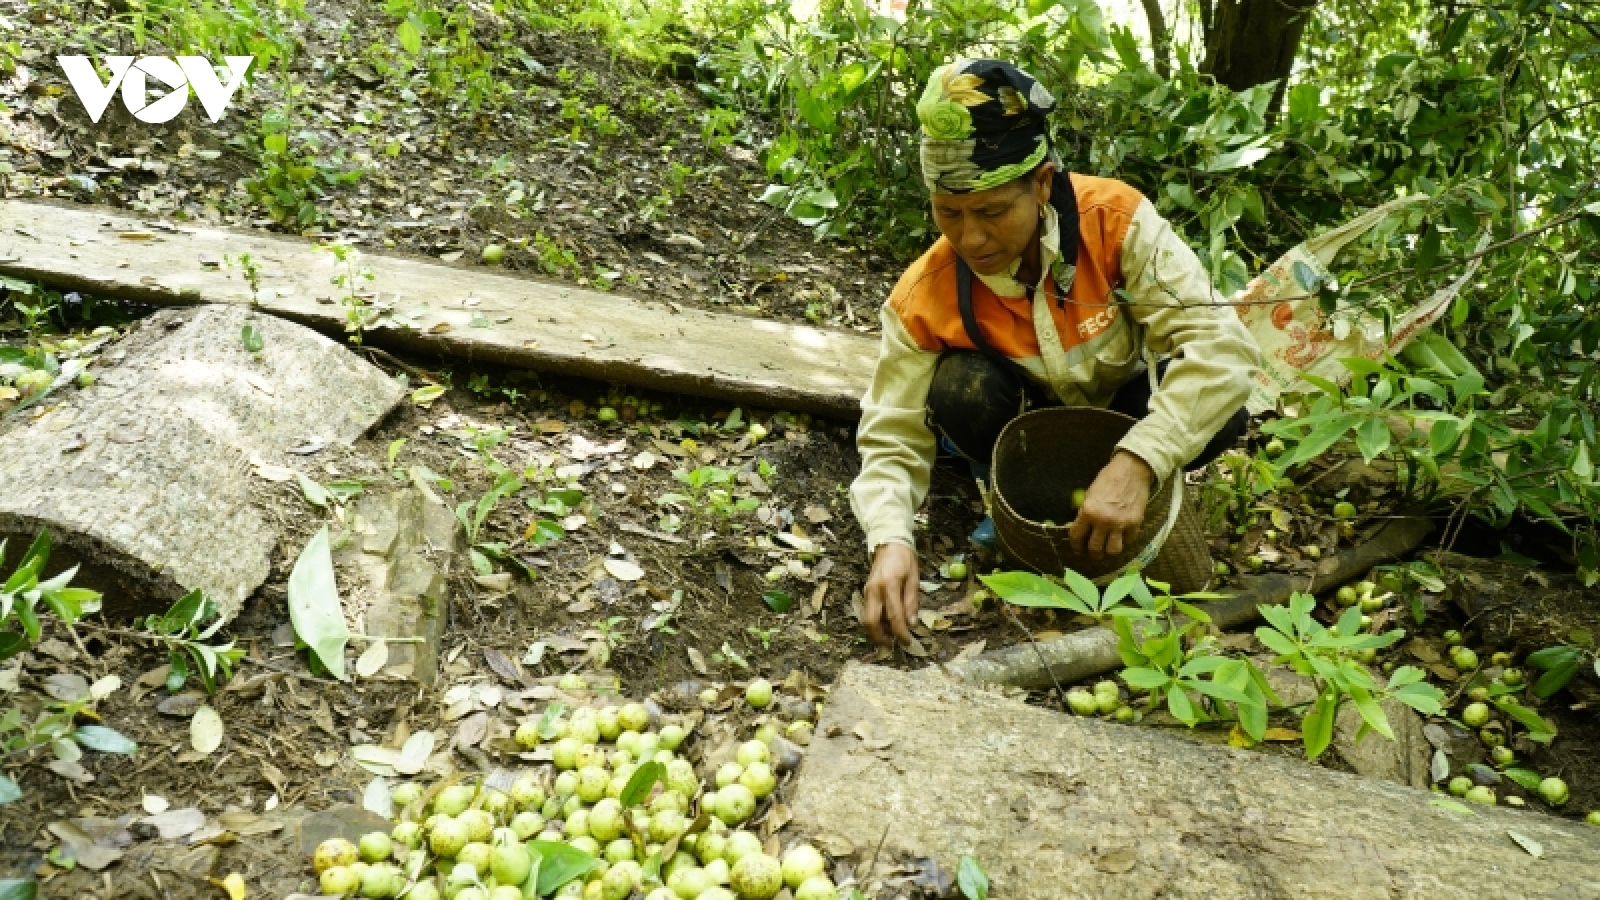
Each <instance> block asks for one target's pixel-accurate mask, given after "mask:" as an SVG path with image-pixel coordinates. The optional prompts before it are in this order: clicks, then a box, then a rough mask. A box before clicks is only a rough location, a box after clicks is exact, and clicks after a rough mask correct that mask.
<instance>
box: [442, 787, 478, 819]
mask: <svg viewBox="0 0 1600 900" xmlns="http://www.w3.org/2000/svg"><path fill="white" fill-rule="evenodd" d="M476 794H477V791H476V790H475V789H473V788H472V787H471V786H470V785H465V784H452V785H450V786H449V787H447V788H445V789H444V790H442V791H440V792H439V796H437V797H434V798H433V811H434V812H436V813H438V814H439V815H441V816H459V815H461V814H462V813H464V812H466V811H467V807H469V806H471V805H472V798H473V797H474V796H475V795H476Z"/></svg>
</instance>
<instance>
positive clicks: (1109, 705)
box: [1067, 680, 1138, 722]
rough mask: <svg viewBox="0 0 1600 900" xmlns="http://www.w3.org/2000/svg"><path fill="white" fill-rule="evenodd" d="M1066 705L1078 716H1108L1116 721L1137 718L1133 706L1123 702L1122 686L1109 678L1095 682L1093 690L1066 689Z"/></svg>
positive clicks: (1128, 720)
mask: <svg viewBox="0 0 1600 900" xmlns="http://www.w3.org/2000/svg"><path fill="white" fill-rule="evenodd" d="M1067 706H1068V707H1070V708H1071V709H1072V711H1073V712H1074V713H1077V714H1078V715H1080V716H1109V717H1111V718H1112V719H1115V720H1116V721H1118V722H1132V721H1135V719H1136V718H1138V714H1137V713H1135V712H1134V709H1133V707H1131V706H1129V705H1128V704H1127V703H1126V702H1124V700H1123V697H1122V688H1121V687H1120V686H1118V685H1117V683H1116V682H1115V681H1110V680H1106V681H1097V682H1095V685H1094V690H1093V691H1086V690H1084V689H1083V688H1076V687H1075V688H1073V689H1072V690H1070V691H1067Z"/></svg>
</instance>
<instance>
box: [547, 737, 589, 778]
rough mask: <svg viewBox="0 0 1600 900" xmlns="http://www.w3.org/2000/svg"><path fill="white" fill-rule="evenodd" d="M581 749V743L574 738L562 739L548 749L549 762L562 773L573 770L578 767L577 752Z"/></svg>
mask: <svg viewBox="0 0 1600 900" xmlns="http://www.w3.org/2000/svg"><path fill="white" fill-rule="evenodd" d="M582 748H583V742H582V741H580V740H578V739H577V738H575V737H564V738H562V739H561V740H559V741H556V742H555V746H553V747H551V748H550V761H551V762H553V763H555V766H556V768H557V769H561V770H563V771H565V770H567V769H572V768H575V767H576V766H577V765H578V751H579V750H581V749H582Z"/></svg>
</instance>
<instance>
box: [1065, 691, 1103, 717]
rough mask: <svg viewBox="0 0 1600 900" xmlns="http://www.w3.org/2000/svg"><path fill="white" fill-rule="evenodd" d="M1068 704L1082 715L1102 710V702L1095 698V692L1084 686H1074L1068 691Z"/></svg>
mask: <svg viewBox="0 0 1600 900" xmlns="http://www.w3.org/2000/svg"><path fill="white" fill-rule="evenodd" d="M1067 706H1069V707H1071V708H1072V711H1073V712H1074V713H1077V714H1078V715H1080V716H1092V715H1094V714H1096V713H1098V712H1099V711H1100V704H1099V703H1098V702H1096V700H1095V699H1094V694H1092V693H1090V692H1089V691H1086V690H1083V689H1082V688H1073V689H1072V690H1070V691H1068V692H1067Z"/></svg>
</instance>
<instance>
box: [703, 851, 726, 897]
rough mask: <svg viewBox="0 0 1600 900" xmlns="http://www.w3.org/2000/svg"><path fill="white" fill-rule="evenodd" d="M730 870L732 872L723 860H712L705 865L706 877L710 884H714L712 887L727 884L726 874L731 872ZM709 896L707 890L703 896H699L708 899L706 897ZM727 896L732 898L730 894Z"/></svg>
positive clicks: (709, 893)
mask: <svg viewBox="0 0 1600 900" xmlns="http://www.w3.org/2000/svg"><path fill="white" fill-rule="evenodd" d="M732 870H733V867H732V866H730V865H729V864H728V861H727V860H725V859H713V860H712V861H711V862H708V863H706V877H707V878H709V879H711V883H712V884H714V885H716V884H727V883H728V873H729V872H730V871H732ZM711 895H712V893H711V891H710V890H707V891H706V892H705V893H704V894H701V895H700V896H702V897H708V896H711ZM729 896H732V895H731V894H730V895H729Z"/></svg>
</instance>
